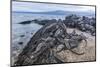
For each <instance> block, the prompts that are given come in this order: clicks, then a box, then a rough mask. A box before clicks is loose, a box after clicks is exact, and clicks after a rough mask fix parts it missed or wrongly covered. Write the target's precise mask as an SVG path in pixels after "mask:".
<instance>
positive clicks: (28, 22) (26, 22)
mask: <svg viewBox="0 0 100 67" xmlns="http://www.w3.org/2000/svg"><path fill="white" fill-rule="evenodd" d="M31 22H32V21H31V20H30V21H23V22H20V23H19V24H23V25H25V24H30V23H31Z"/></svg>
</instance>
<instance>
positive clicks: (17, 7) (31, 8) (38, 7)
mask: <svg viewBox="0 0 100 67" xmlns="http://www.w3.org/2000/svg"><path fill="white" fill-rule="evenodd" d="M56 10H62V11H76V12H78V11H79V12H80V11H81V12H87V11H88V12H89V11H91V12H95V7H93V6H79V5H62V4H46V3H33V2H16V1H13V2H12V11H19V12H20V11H21V12H47V11H56Z"/></svg>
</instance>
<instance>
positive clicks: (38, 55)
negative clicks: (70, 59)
mask: <svg viewBox="0 0 100 67" xmlns="http://www.w3.org/2000/svg"><path fill="white" fill-rule="evenodd" d="M83 40H85V36H83V35H78V34H76V32H75V31H73V32H72V33H68V32H67V27H66V25H65V24H64V23H62V21H61V20H59V21H58V22H55V23H48V24H46V25H44V26H43V27H42V28H41V29H40V30H38V31H37V32H36V33H35V34H34V35H33V37H32V38H31V39H30V41H29V42H28V44H27V46H25V48H24V49H23V51H22V52H21V53H20V54H19V56H18V60H17V61H16V62H15V65H17V66H21V65H32V64H45V63H62V62H63V61H62V60H61V59H60V58H59V57H58V56H57V53H56V52H59V51H62V50H70V51H72V52H73V53H76V54H83V53H84V52H81V51H83V49H84V48H85V47H84V48H82V49H81V48H79V45H80V43H82V41H83ZM85 45H86V44H85ZM55 48H56V49H55ZM54 49H55V50H56V51H54Z"/></svg>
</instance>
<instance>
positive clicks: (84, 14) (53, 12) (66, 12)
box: [13, 10, 95, 17]
mask: <svg viewBox="0 0 100 67" xmlns="http://www.w3.org/2000/svg"><path fill="white" fill-rule="evenodd" d="M13 12H16V13H31V14H48V15H70V14H76V15H79V16H93V17H94V16H95V14H94V13H93V12H92V11H91V12H81V11H80V12H79V11H78V12H75V11H63V10H55V11H44V12H25V11H13Z"/></svg>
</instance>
